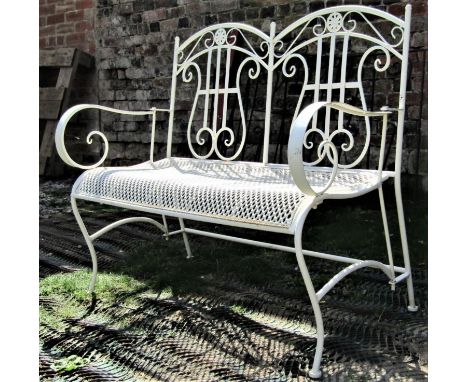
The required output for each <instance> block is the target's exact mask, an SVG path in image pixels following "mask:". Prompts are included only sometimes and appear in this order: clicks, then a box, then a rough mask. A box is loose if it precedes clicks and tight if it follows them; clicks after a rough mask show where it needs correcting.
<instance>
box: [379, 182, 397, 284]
mask: <svg viewBox="0 0 468 382" xmlns="http://www.w3.org/2000/svg"><path fill="white" fill-rule="evenodd" d="M378 190H379V201H380V212H381V214H382V223H383V228H384V234H385V244H386V246H387V255H388V265H390V272H391V273H392V277H391V280H390V281H391V282H392V283H391V288H392V290H395V283H394V282H393V281H394V280H395V269H394V264H393V253H392V245H391V242H390V233H389V231H388V220H387V210H386V208H385V199H384V194H383V189H382V185H381V186H380V187H379V188H378Z"/></svg>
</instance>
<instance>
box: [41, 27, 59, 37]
mask: <svg viewBox="0 0 468 382" xmlns="http://www.w3.org/2000/svg"><path fill="white" fill-rule="evenodd" d="M53 34H55V25H48V26H46V27H42V28H39V36H41V37H42V36H50V35H53Z"/></svg>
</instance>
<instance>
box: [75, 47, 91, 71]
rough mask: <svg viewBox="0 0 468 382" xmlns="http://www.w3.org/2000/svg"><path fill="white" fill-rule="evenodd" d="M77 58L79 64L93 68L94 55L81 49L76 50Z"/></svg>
mask: <svg viewBox="0 0 468 382" xmlns="http://www.w3.org/2000/svg"><path fill="white" fill-rule="evenodd" d="M76 55H77V57H76V60H77V61H78V65H79V66H84V67H85V68H91V67H92V66H93V65H94V57H93V56H91V55H90V54H88V53H86V52H83V51H81V50H77V51H76Z"/></svg>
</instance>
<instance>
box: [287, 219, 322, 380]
mask: <svg viewBox="0 0 468 382" xmlns="http://www.w3.org/2000/svg"><path fill="white" fill-rule="evenodd" d="M306 216H307V214H304V216H303V218H302V219H301V220H300V222H299V224H298V225H297V227H296V231H295V233H294V248H295V249H296V258H297V263H298V265H299V269H300V271H301V274H302V278H303V279H304V283H305V286H306V289H307V293H308V294H309V298H310V302H311V303H312V309H313V311H314V316H315V323H316V326H317V346H316V348H315V356H314V363H313V365H312V370H311V371H310V372H309V376H310V377H311V378H320V377H321V375H322V372H321V371H320V362H321V361H322V352H323V341H324V330H323V320H322V312H321V310H320V306H319V300H318V298H317V295H316V293H315V289H314V285H313V284H312V280H311V279H310V274H309V271H308V269H307V265H306V263H305V260H304V254H303V253H302V228H303V227H304V221H305V217H306Z"/></svg>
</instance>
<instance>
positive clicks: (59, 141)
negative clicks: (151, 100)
mask: <svg viewBox="0 0 468 382" xmlns="http://www.w3.org/2000/svg"><path fill="white" fill-rule="evenodd" d="M85 109H97V110H104V111H109V112H111V113H118V114H127V115H153V116H154V114H155V112H156V111H168V110H166V109H156V108H152V109H151V110H147V111H127V110H119V109H114V108H111V107H107V106H100V105H91V104H82V105H76V106H73V107H71V108H70V109H68V110H67V111H66V112H65V113H63V115H62V117H61V118H60V120H59V122H58V124H57V129H56V130H55V146H56V148H57V152H58V154H59V156H60V158H62V160H63V161H64V162H65V163H66V164H68V165H70V166H73V167H78V168H81V169H83V170H89V169H92V168H95V167H98V166H100V165H101V164H102V163H103V162H104V161H105V160H106V157H107V154H108V152H109V142H108V141H107V138H106V137H105V135H104V134H103V133H102V132H100V131H96V130H95V131H91V132H90V133H89V134H88V135H87V137H86V143H88V144H91V143H92V142H93V139H92V137H93V136H94V135H97V136H99V137H100V138H101V139H102V140H103V142H104V154H103V156H102V157H101V159H100V160H99V161H98V162H96V163H94V164H92V165H88V166H85V165H81V164H79V163H76V162H75V161H74V160H73V159H72V158H70V155H68V152H67V150H66V148H65V139H64V138H65V128H66V126H67V124H68V122H69V121H70V119H71V118H72V117H73V116H74V115H75V114H76V113H78V112H79V111H81V110H85Z"/></svg>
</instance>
